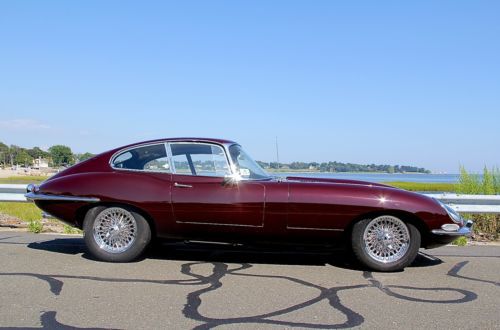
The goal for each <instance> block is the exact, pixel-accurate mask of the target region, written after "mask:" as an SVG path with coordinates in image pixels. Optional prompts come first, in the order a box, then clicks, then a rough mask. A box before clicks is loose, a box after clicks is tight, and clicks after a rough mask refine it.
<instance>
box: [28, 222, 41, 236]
mask: <svg viewBox="0 0 500 330" xmlns="http://www.w3.org/2000/svg"><path fill="white" fill-rule="evenodd" d="M28 230H29V231H30V232H32V233H35V234H39V233H41V232H42V231H43V224H42V222H41V221H40V220H30V221H29V222H28Z"/></svg>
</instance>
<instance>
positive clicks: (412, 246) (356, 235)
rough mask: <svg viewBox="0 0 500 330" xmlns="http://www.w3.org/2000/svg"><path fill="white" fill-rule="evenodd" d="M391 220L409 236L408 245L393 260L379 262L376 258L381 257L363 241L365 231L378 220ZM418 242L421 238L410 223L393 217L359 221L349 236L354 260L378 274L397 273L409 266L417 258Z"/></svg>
mask: <svg viewBox="0 0 500 330" xmlns="http://www.w3.org/2000/svg"><path fill="white" fill-rule="evenodd" d="M384 217H385V218H384ZM391 218H392V219H396V220H393V221H395V223H396V224H399V227H398V228H400V229H401V230H402V231H403V232H405V233H407V234H409V244H407V246H405V247H404V248H401V249H400V250H399V251H401V252H400V253H399V254H396V256H395V257H394V260H391V259H389V260H384V261H381V260H379V259H377V258H382V257H380V256H377V255H375V252H373V251H374V249H373V248H372V247H371V246H370V244H368V241H365V239H364V235H365V230H367V227H368V226H373V224H374V223H375V222H376V221H381V220H379V219H389V220H390V219H391ZM371 228H373V227H371ZM405 228H406V229H405ZM389 237H390V236H389ZM381 240H382V241H383V240H384V239H383V238H382V239H381ZM420 242H421V236H420V232H419V231H418V229H417V228H416V227H415V226H414V225H412V224H411V223H408V222H403V220H401V219H399V218H397V217H394V216H380V217H376V218H373V219H365V220H361V221H359V222H357V223H355V224H354V226H353V229H352V234H351V244H352V251H353V253H354V256H355V257H356V259H357V260H358V261H359V262H360V263H361V264H362V265H363V266H365V267H367V268H369V269H372V270H376V271H380V272H391V271H399V270H403V269H404V268H405V267H406V266H408V265H410V264H411V263H412V262H413V261H414V260H415V258H416V257H417V254H418V250H419V248H420ZM375 250H376V249H375ZM396 251H398V250H396Z"/></svg>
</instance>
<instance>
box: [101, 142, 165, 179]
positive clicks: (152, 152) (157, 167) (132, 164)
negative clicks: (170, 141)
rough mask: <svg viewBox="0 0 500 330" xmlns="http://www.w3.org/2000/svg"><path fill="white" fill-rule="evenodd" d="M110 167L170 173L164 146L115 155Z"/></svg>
mask: <svg viewBox="0 0 500 330" xmlns="http://www.w3.org/2000/svg"><path fill="white" fill-rule="evenodd" d="M111 167H113V168H116V169H124V170H135V171H146V172H165V173H170V163H169V161H168V157H167V152H166V149H165V145H164V144H154V145H147V146H141V147H137V148H133V149H128V150H126V151H123V152H122V153H119V154H118V155H116V156H115V157H114V158H113V160H112V161H111Z"/></svg>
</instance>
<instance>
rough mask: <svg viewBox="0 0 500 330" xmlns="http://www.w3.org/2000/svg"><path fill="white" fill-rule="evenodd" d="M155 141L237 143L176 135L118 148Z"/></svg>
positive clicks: (127, 146)
mask: <svg viewBox="0 0 500 330" xmlns="http://www.w3.org/2000/svg"><path fill="white" fill-rule="evenodd" d="M155 142H212V143H218V144H234V143H236V142H234V141H231V140H224V139H214V138H199V137H176V138H164V139H155V140H148V141H141V142H136V143H132V144H129V145H126V146H123V147H120V148H117V149H123V148H129V147H133V146H136V145H141V144H149V143H155Z"/></svg>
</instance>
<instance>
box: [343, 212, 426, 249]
mask: <svg viewBox="0 0 500 330" xmlns="http://www.w3.org/2000/svg"><path fill="white" fill-rule="evenodd" d="M382 215H392V216H395V217H397V218H399V219H401V220H403V222H405V223H410V224H412V225H414V226H415V227H416V228H417V230H418V231H419V232H420V236H421V238H422V242H421V245H422V246H423V245H424V244H425V238H426V237H427V233H428V232H429V227H428V226H427V225H426V224H425V222H424V221H423V220H422V219H421V218H420V217H418V216H417V215H415V214H414V213H411V212H407V211H403V210H379V211H374V212H368V213H364V214H361V215H359V216H357V217H355V218H354V219H353V220H352V221H351V222H350V223H349V226H347V228H346V229H345V230H344V243H345V244H347V245H346V246H349V244H350V239H351V233H352V229H353V227H354V225H355V224H356V223H357V222H359V221H361V220H364V219H374V218H376V217H379V216H382Z"/></svg>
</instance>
